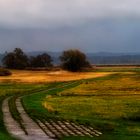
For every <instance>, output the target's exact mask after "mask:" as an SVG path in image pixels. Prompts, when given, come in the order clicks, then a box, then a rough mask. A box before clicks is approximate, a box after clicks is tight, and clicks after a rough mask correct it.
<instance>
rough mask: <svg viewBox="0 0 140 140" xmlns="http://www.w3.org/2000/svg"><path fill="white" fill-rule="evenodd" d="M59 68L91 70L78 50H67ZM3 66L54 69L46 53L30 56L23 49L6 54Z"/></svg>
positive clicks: (62, 56)
mask: <svg viewBox="0 0 140 140" xmlns="http://www.w3.org/2000/svg"><path fill="white" fill-rule="evenodd" d="M58 59H59V60H60V62H61V63H60V64H59V67H61V68H62V69H64V70H68V71H73V72H76V71H81V70H83V69H85V68H91V64H90V63H89V62H88V60H87V57H86V55H85V54H84V53H83V52H81V51H79V50H76V49H70V50H65V51H63V52H62V54H61V55H60V56H59V58H58ZM2 66H3V67H4V68H8V69H20V70H23V69H38V68H41V69H42V68H45V69H46V68H47V69H50V70H52V68H54V64H53V59H52V56H51V55H49V54H48V53H46V52H43V53H41V54H37V55H29V54H27V53H25V52H24V51H23V50H22V49H21V48H15V49H14V50H13V51H11V52H6V53H5V54H4V56H3V58H2Z"/></svg>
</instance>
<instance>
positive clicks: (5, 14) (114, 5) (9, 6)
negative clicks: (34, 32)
mask: <svg viewBox="0 0 140 140" xmlns="http://www.w3.org/2000/svg"><path fill="white" fill-rule="evenodd" d="M139 5H140V1H139V0H133V1H132V0H0V25H1V26H2V25H3V26H11V27H48V28H50V27H55V26H63V25H71V26H72V25H75V24H80V23H84V22H87V21H88V20H90V19H95V20H96V19H99V18H106V17H112V18H120V17H121V18H124V17H136V18H139V16H140V8H139Z"/></svg>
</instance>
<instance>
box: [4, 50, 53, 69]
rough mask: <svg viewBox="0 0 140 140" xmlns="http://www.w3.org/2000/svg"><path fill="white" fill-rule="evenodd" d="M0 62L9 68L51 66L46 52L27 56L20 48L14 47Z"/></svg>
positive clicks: (50, 60)
mask: <svg viewBox="0 0 140 140" xmlns="http://www.w3.org/2000/svg"><path fill="white" fill-rule="evenodd" d="M2 62H3V65H4V66H5V67H6V68H9V69H25V68H27V67H33V68H36V67H50V66H52V63H51V62H52V59H51V56H50V55H48V54H47V53H43V54H40V55H37V56H27V55H26V54H25V53H24V52H23V51H22V49H20V48H15V49H14V51H13V52H9V53H6V54H5V56H4V58H3V60H2Z"/></svg>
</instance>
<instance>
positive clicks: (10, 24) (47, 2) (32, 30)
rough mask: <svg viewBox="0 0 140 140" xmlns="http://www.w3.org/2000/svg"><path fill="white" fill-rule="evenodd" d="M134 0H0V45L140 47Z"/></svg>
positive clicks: (3, 47)
mask: <svg viewBox="0 0 140 140" xmlns="http://www.w3.org/2000/svg"><path fill="white" fill-rule="evenodd" d="M139 5H140V1H139V0H133V1H132V0H70V1H66V0H29V1H27V0H0V50H1V51H4V50H10V49H13V48H14V47H21V48H23V49H25V50H27V51H31V50H49V51H60V50H63V49H66V48H69V47H70V48H75V47H77V48H80V49H82V50H84V51H140V48H139V46H140V41H139V36H140V28H139V25H140V8H139Z"/></svg>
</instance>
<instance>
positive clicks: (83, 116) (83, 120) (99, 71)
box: [0, 67, 140, 140]
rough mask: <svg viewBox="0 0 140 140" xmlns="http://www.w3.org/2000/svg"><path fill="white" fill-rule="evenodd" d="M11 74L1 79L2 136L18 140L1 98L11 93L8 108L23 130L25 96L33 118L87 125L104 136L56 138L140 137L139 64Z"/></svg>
mask: <svg viewBox="0 0 140 140" xmlns="http://www.w3.org/2000/svg"><path fill="white" fill-rule="evenodd" d="M12 73H13V74H12V76H7V77H0V81H1V83H0V92H1V93H0V105H1V110H0V111H1V114H0V123H1V127H0V138H1V139H2V140H5V139H7V140H13V139H14V138H13V137H11V135H9V133H8V132H7V130H6V129H5V125H4V122H3V113H2V102H3V100H4V99H5V98H8V97H11V98H10V99H9V108H10V111H11V113H12V116H13V118H14V119H15V120H16V121H17V122H18V123H19V124H20V125H21V128H22V129H23V130H24V131H26V125H25V126H24V124H25V123H26V122H25V123H23V124H22V120H21V117H22V115H19V112H18V111H17V106H16V100H19V99H20V98H21V104H22V106H23V108H24V110H25V111H26V113H27V114H28V116H29V117H31V118H32V120H35V121H38V120H39V121H40V122H42V123H45V122H47V123H49V124H51V123H52V122H49V121H50V120H51V121H53V123H55V124H56V123H57V122H61V123H64V122H65V121H66V122H69V123H72V124H73V123H75V124H76V125H77V127H78V125H84V126H85V127H92V128H94V129H95V130H98V131H99V132H102V135H101V136H99V137H95V136H94V137H92V138H91V137H89V136H82V137H81V136H79V135H77V136H71V135H70V136H68V137H67V136H66V137H65V136H63V135H62V137H59V138H57V137H56V139H61V140H91V139H93V140H139V139H140V69H139V68H137V67H136V68H131V67H129V68H127V67H125V68H122V67H113V68H112V67H105V68H103V67H102V68H96V69H94V70H93V71H91V72H80V73H71V72H66V71H55V72H53V71H15V70H13V71H12ZM29 127H30V126H29ZM27 130H29V129H27ZM52 130H53V126H52ZM52 132H53V131H52ZM63 133H65V132H63ZM78 133H79V132H78ZM85 133H86V132H85ZM56 135H57V133H56Z"/></svg>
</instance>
